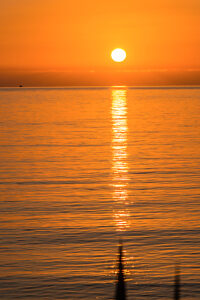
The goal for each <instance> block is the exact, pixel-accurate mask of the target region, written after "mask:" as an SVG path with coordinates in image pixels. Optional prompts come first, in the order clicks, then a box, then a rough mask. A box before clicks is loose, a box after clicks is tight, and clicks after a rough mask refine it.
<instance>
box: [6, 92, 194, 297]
mask: <svg viewBox="0 0 200 300" xmlns="http://www.w3.org/2000/svg"><path fill="white" fill-rule="evenodd" d="M199 115H200V89H134V88H123V87H121V88H120V87H118V88H101V89H97V88H95V89H90V88H85V89H83V88H82V89H81V88H76V89H70V88H69V89H26V88H23V89H0V157H1V160H0V170H1V173H0V207H1V217H0V228H1V249H0V289H1V299H18V298H20V299H88V300H90V299H91V300H93V299H113V295H114V283H115V276H116V274H115V273H116V259H117V247H118V241H119V238H122V239H123V241H124V248H125V269H126V278H127V288H128V296H129V297H128V299H129V300H131V299H137V300H139V299H144V298H145V299H161V298H162V299H172V298H173V274H174V265H175V264H176V263H179V264H180V265H181V273H182V276H181V282H182V299H200V287H199V280H200V272H199V271H200V269H199V246H200V243H199V229H200V228H199V206H200V205H199V198H200V197H199V196H200V150H199V149H200V117H199Z"/></svg>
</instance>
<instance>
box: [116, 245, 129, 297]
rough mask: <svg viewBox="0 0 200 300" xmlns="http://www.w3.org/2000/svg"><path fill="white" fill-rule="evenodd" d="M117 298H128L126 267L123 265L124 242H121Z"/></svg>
mask: <svg viewBox="0 0 200 300" xmlns="http://www.w3.org/2000/svg"><path fill="white" fill-rule="evenodd" d="M115 300H127V297H126V284H125V277H124V267H123V246H122V244H120V246H119V259H118V274H117V283H116V291H115Z"/></svg>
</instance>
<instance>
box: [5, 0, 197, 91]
mask: <svg viewBox="0 0 200 300" xmlns="http://www.w3.org/2000/svg"><path fill="white" fill-rule="evenodd" d="M199 19H200V1H199V0H190V1H189V0H176V1H175V0H162V1H158V0H140V1H133V0H124V1H114V0H109V1H107V0H106V1H105V0H101V1H96V2H95V1H93V0H84V1H81V0H74V1H68V0H34V1H31V0H1V1H0V85H1V86H2V85H15V82H16V84H17V83H18V82H19V81H23V82H25V84H27V85H34V84H36V85H53V84H54V83H55V85H68V84H95V83H96V84H106V83H107V84H118V83H122V84H133V85H134V84H145V85H146V84H158V85H159V84H187V83H188V84H200V21H199ZM116 47H121V48H124V49H125V50H126V51H127V59H126V61H125V62H123V63H120V64H119V63H114V62H113V61H112V60H111V58H110V52H111V51H112V49H114V48H116ZM83 77H84V80H83Z"/></svg>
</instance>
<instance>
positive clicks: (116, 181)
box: [112, 88, 130, 231]
mask: <svg viewBox="0 0 200 300" xmlns="http://www.w3.org/2000/svg"><path fill="white" fill-rule="evenodd" d="M127 132H128V124H127V101H126V89H125V88H117V89H113V90H112V172H113V180H112V187H113V199H114V201H115V209H114V221H115V225H116V228H117V231H125V230H126V229H127V228H129V227H130V214H129V210H128V207H127V206H128V180H129V178H128V163H127Z"/></svg>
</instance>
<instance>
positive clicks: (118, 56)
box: [111, 48, 126, 62]
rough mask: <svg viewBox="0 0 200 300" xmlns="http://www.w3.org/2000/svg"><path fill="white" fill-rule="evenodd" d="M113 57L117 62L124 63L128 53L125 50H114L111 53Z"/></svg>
mask: <svg viewBox="0 0 200 300" xmlns="http://www.w3.org/2000/svg"><path fill="white" fill-rule="evenodd" d="M111 57H112V59H113V60H114V61H116V62H121V61H124V60H125V58H126V52H125V51H124V50H123V49H120V48H117V49H114V50H113V51H112V53H111Z"/></svg>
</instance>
